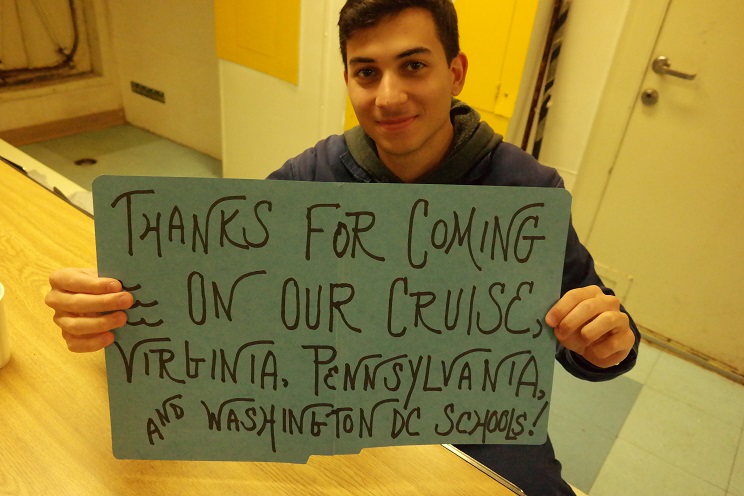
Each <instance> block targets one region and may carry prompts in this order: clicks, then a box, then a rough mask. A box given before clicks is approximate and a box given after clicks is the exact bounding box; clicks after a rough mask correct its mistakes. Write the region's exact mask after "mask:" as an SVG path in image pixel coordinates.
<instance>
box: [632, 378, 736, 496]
mask: <svg viewBox="0 0 744 496" xmlns="http://www.w3.org/2000/svg"><path fill="white" fill-rule="evenodd" d="M740 434H741V428H740V427H736V426H734V425H732V424H730V423H727V422H724V421H722V420H720V419H718V418H716V417H714V416H713V415H711V414H710V413H707V412H705V411H703V410H700V409H697V408H695V407H693V406H690V405H689V404H687V403H685V402H683V401H680V400H678V399H675V398H672V397H670V396H666V395H665V394H662V393H660V392H658V391H656V390H654V389H651V388H649V387H644V389H643V391H642V392H641V394H640V395H639V397H638V399H637V400H636V404H635V406H634V407H633V410H632V411H631V412H630V415H629V416H628V419H627V421H626V422H625V425H624V426H623V428H622V430H621V431H620V438H621V439H623V440H625V441H627V442H629V443H631V444H633V445H635V446H636V447H638V448H641V449H642V450H645V451H647V452H648V453H650V454H652V455H654V456H656V457H658V458H660V459H663V460H665V461H666V462H668V463H670V464H672V465H674V466H675V467H677V468H679V469H681V470H683V471H686V472H688V473H690V474H692V475H695V476H697V477H698V478H700V479H703V480H705V481H707V482H710V483H712V484H713V485H715V486H717V487H719V488H722V489H723V488H726V487H727V486H728V481H729V477H730V475H731V470H732V467H733V463H734V458H735V456H736V451H737V447H738V442H739V437H740Z"/></svg>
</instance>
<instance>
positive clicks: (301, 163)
mask: <svg viewBox="0 0 744 496" xmlns="http://www.w3.org/2000/svg"><path fill="white" fill-rule="evenodd" d="M348 151H349V149H348V147H347V146H346V140H344V137H343V136H341V135H336V134H334V135H331V136H329V137H327V138H325V139H323V140H321V141H319V142H318V143H316V144H315V146H313V147H311V148H308V149H307V150H305V151H304V152H302V153H300V154H299V155H297V156H296V157H293V158H291V159H289V160H287V161H286V162H285V163H284V165H283V166H282V167H281V168H279V169H278V170H276V171H274V172H273V173H271V174H270V175H269V177H268V179H280V180H291V181H340V180H343V179H344V177H345V176H346V175H347V174H348V172H347V171H346V167H345V166H344V163H343V156H344V155H345V154H347V153H348Z"/></svg>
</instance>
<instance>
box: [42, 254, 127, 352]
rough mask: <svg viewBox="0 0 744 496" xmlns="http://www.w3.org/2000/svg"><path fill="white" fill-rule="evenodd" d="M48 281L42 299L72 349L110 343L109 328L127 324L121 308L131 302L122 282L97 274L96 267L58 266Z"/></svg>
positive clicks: (97, 348)
mask: <svg viewBox="0 0 744 496" xmlns="http://www.w3.org/2000/svg"><path fill="white" fill-rule="evenodd" d="M49 284H50V285H51V286H52V289H51V290H50V291H49V293H48V294H47V296H46V298H45V300H44V302H45V303H46V304H47V306H49V307H50V308H51V309H52V310H54V323H55V324H57V325H58V326H59V328H60V329H62V337H63V338H64V339H65V341H67V348H69V350H70V351H74V352H89V351H97V350H100V349H102V348H105V347H106V346H108V345H110V344H111V343H113V342H114V335H113V333H112V332H111V330H112V329H116V328H118V327H122V326H123V325H124V324H126V322H127V316H126V314H125V313H124V312H123V310H126V309H128V308H129V307H131V306H132V304H134V297H133V296H132V295H131V294H130V293H127V292H125V291H123V290H122V287H121V282H119V281H118V280H116V279H112V278H109V277H98V273H97V271H96V270H95V269H74V268H67V269H61V270H58V271H56V272H53V273H52V274H51V275H50V276H49Z"/></svg>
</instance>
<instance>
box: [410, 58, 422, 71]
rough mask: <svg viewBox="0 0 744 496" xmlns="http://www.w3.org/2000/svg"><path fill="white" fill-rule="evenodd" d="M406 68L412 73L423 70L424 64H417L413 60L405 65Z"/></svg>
mask: <svg viewBox="0 0 744 496" xmlns="http://www.w3.org/2000/svg"><path fill="white" fill-rule="evenodd" d="M407 67H408V69H410V70H412V71H420V70H421V69H423V68H424V67H426V64H424V63H423V62H418V61H416V60H414V61H411V62H409V63H408V64H407Z"/></svg>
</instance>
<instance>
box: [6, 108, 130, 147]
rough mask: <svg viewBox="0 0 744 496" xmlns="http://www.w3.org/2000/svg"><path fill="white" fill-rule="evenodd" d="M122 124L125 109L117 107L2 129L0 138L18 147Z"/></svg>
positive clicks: (123, 122)
mask: <svg viewBox="0 0 744 496" xmlns="http://www.w3.org/2000/svg"><path fill="white" fill-rule="evenodd" d="M121 124H126V119H125V118H124V109H116V110H109V111H106V112H99V113H96V114H90V115H84V116H81V117H73V118H71V119H63V120H59V121H54V122H47V123H44V124H37V125H35V126H28V127H22V128H18V129H9V130H7V131H0V139H2V140H4V141H7V142H8V143H10V144H11V145H13V146H16V147H18V146H23V145H30V144H32V143H38V142H40V141H47V140H50V139H55V138H63V137H65V136H72V135H74V134H78V133H82V132H86V131H94V130H96V129H105V128H107V127H111V126H118V125H121Z"/></svg>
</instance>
